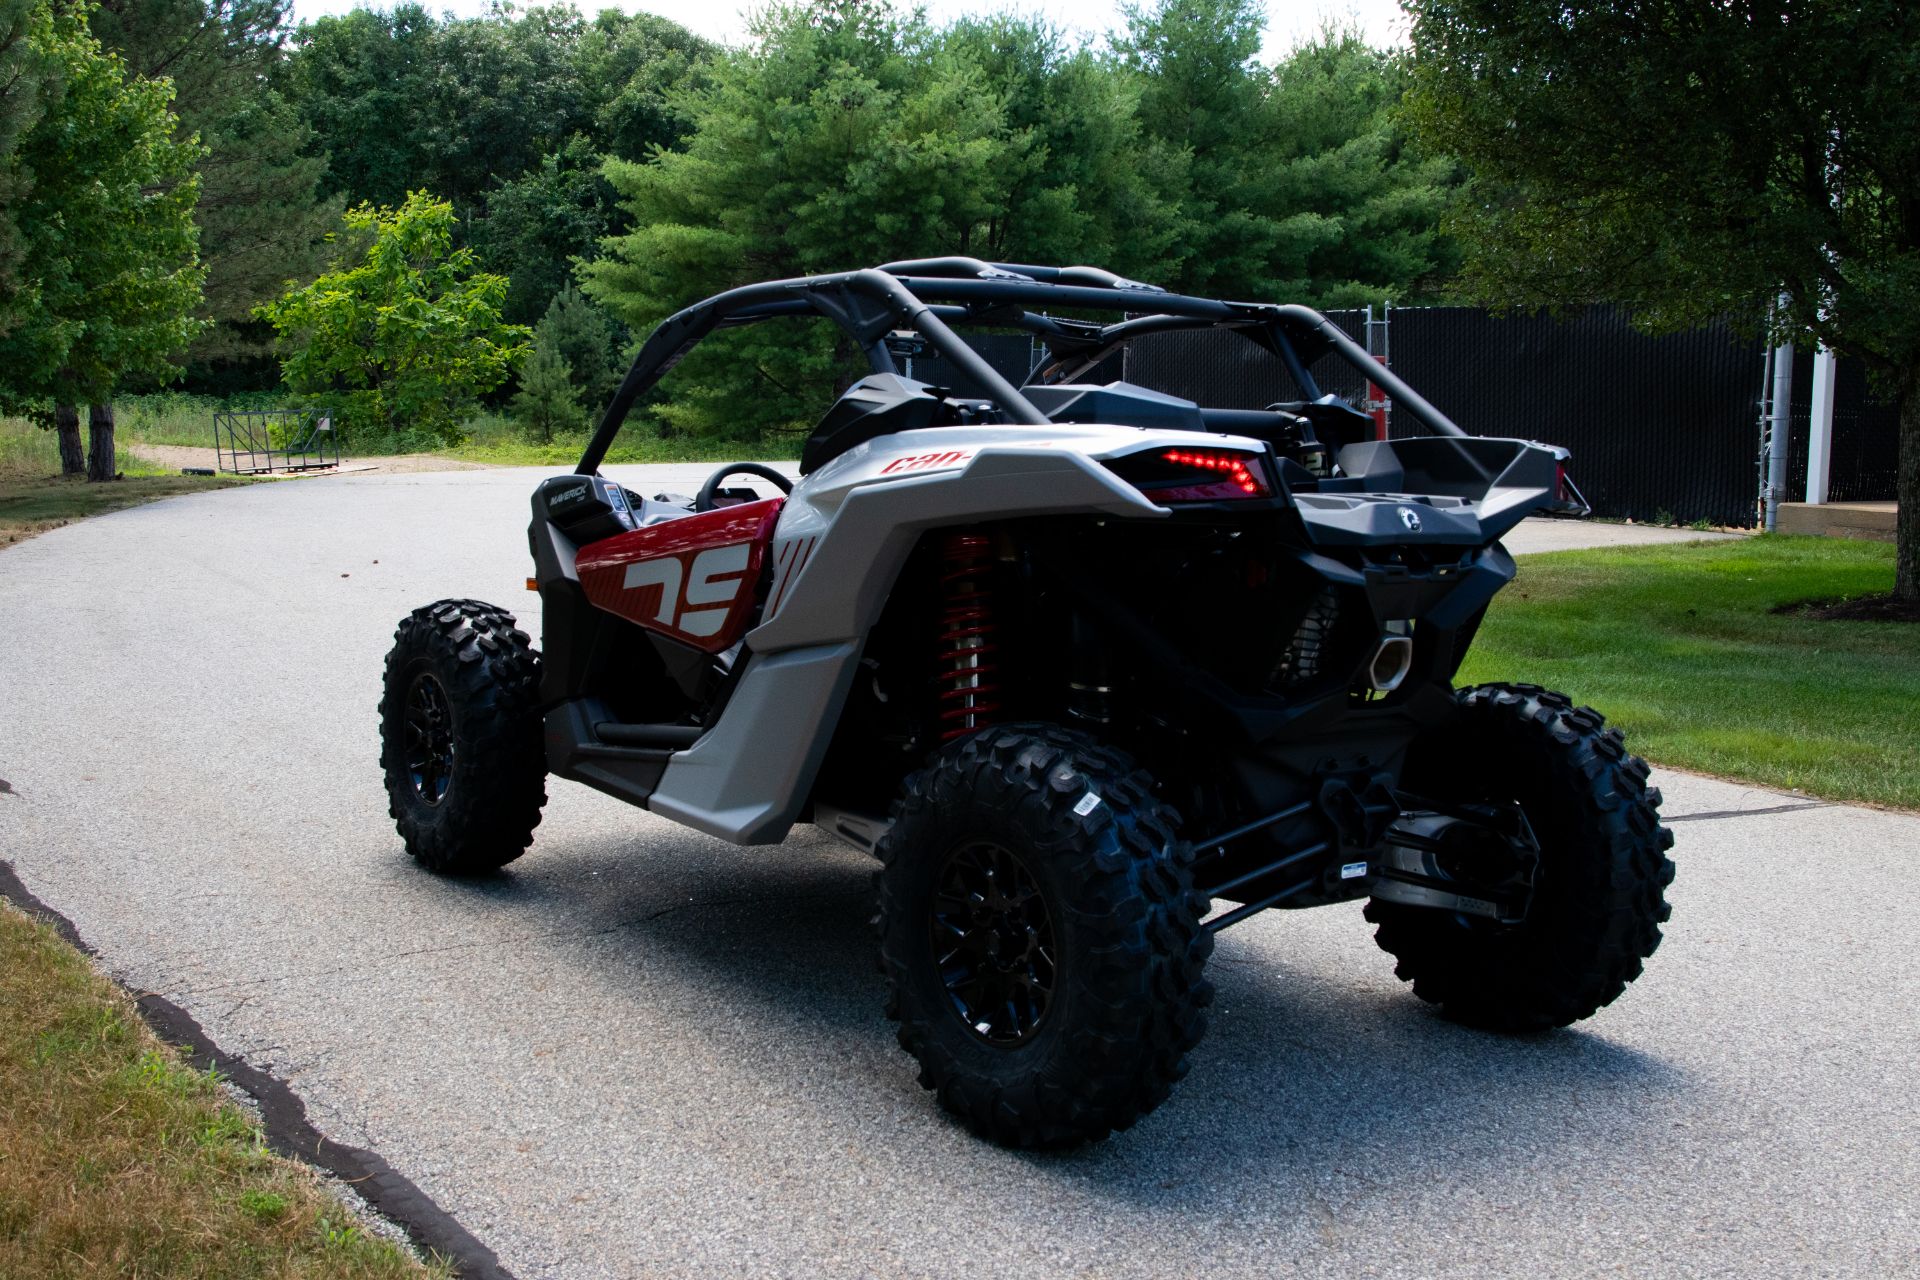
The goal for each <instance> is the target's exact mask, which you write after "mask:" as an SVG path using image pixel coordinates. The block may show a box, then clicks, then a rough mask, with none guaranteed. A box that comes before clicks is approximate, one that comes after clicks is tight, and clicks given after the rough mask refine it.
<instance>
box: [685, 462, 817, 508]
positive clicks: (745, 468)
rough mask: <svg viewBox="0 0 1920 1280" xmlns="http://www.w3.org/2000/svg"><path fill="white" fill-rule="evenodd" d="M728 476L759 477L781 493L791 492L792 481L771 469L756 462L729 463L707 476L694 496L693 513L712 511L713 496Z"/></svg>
mask: <svg viewBox="0 0 1920 1280" xmlns="http://www.w3.org/2000/svg"><path fill="white" fill-rule="evenodd" d="M728 476H759V477H760V478H761V479H762V480H766V481H769V482H771V483H772V484H773V485H774V486H775V487H776V488H778V489H779V490H780V492H782V493H792V492H793V481H791V480H789V479H787V478H786V477H785V476H783V475H781V474H780V473H779V472H778V471H775V470H774V469H773V468H772V467H768V466H762V465H761V464H760V463H758V462H729V463H728V464H727V465H726V466H724V467H722V468H720V469H719V470H718V471H716V472H714V473H713V474H712V475H710V476H708V477H707V482H706V483H705V484H703V485H701V486H700V492H699V493H698V494H696V495H694V499H693V509H694V510H695V511H711V510H713V495H714V494H716V493H718V492H719V491H720V482H721V481H722V480H725V479H726V478H727V477H728Z"/></svg>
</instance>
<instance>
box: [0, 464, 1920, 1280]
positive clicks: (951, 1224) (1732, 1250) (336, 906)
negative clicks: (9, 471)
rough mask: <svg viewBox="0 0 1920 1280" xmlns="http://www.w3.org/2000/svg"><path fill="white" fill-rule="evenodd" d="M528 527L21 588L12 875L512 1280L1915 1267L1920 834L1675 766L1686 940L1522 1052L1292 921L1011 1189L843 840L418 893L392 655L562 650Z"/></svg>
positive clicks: (311, 487)
mask: <svg viewBox="0 0 1920 1280" xmlns="http://www.w3.org/2000/svg"><path fill="white" fill-rule="evenodd" d="M609 470H610V471H611V472H612V473H613V474H615V475H617V476H620V477H621V478H623V479H626V480H627V482H628V483H629V484H632V485H634V487H636V488H643V489H645V491H647V492H653V491H655V490H656V489H658V488H660V487H663V486H666V487H678V488H680V489H681V491H685V492H690V491H691V488H692V486H693V485H696V484H697V483H698V481H699V479H700V478H701V477H702V476H704V474H705V472H706V470H707V469H706V468H705V467H690V468H679V469H663V468H645V469H641V468H631V469H623V468H610V469H609ZM626 472H638V473H643V474H644V477H645V478H644V481H640V480H637V479H635V478H631V477H629V476H628V475H626V474H624V473H626ZM669 473H671V474H669ZM530 488H531V477H530V475H529V473H526V472H516V471H507V470H491V471H474V472H463V473H457V474H440V475H436V474H422V475H396V476H379V477H362V478H354V477H342V478H333V479H325V480H311V481H301V482H297V483H294V484H279V485H272V486H265V485H262V486H252V487H249V488H244V489H238V490H230V491H226V492H222V493H215V494H207V495H197V496H194V497H190V498H184V499H177V500H174V501H169V502H165V503H161V504H158V505H155V506H150V507H143V508H138V509H135V510H130V511H124V512H120V513H117V514H114V515H110V516H106V517H102V518H99V519H96V520H92V521H89V522H87V523H85V524H80V525H74V526H70V527H67V528H63V529H59V530H56V531H54V532H53V533H50V534H47V535H45V536H43V537H41V538H38V539H36V540H33V541H31V542H28V543H26V544H23V545H21V546H19V547H16V548H13V549H10V550H8V551H5V552H3V553H0V627H4V634H5V636H6V637H7V639H6V641H5V642H4V645H0V777H4V778H5V779H7V780H8V781H9V782H11V783H12V785H13V789H14V791H15V792H17V794H14V795H6V794H0V858H5V859H6V860H8V861H11V862H12V863H14V864H15V866H16V868H17V871H18V874H19V875H20V877H21V879H22V880H23V881H24V882H25V883H26V885H27V886H28V887H29V888H30V889H31V890H32V891H33V892H35V893H36V894H38V895H39V896H40V897H41V898H42V899H44V900H46V901H47V902H48V903H49V904H50V905H52V906H53V907H55V908H57V909H58V910H60V911H62V912H64V913H65V914H66V915H67V916H68V917H70V918H71V919H72V920H73V921H74V923H75V924H76V925H77V926H78V928H79V930H80V932H81V934H82V935H83V936H85V937H86V938H87V939H88V941H89V942H91V943H92V944H93V945H94V946H95V947H97V948H98V949H99V951H100V952H101V955H102V959H103V962H104V963H105V964H106V966H107V967H108V968H109V969H110V970H111V971H112V972H113V973H114V974H115V975H116V976H117V977H119V978H120V979H122V980H123V981H124V982H126V983H128V984H129V985H130V986H132V987H133V988H135V989H137V990H152V991H157V992H159V993H162V994H164V995H166V996H167V997H168V998H170V999H172V1000H173V1001H175V1002H176V1003H178V1004H180V1005H181V1006H183V1007H185V1008H186V1009H187V1010H188V1011H189V1012H191V1013H192V1014H193V1015H194V1016H195V1017H196V1018H197V1019H198V1020H199V1021H200V1022H201V1023H202V1025H203V1026H205V1027H206V1029H207V1030H208V1032H209V1033H211V1035H212V1036H213V1037H214V1039H215V1040H217V1041H218V1042H219V1043H220V1044H221V1045H222V1046H224V1047H225V1048H226V1049H228V1050H230V1051H232V1052H236V1053H240V1054H243V1055H245V1056H246V1057H247V1058H248V1059H249V1060H250V1061H251V1062H253V1063H255V1064H256V1065H259V1066H262V1067H265V1068H267V1069H269V1070H271V1071H272V1072H274V1073H275V1074H276V1075H278V1076H280V1077H281V1078H282V1079H284V1080H286V1081H287V1082H289V1083H290V1084H291V1086H292V1088H293V1089H294V1090H295V1091H296V1092H297V1093H298V1094H299V1095H300V1096H301V1097H302V1098H303V1099H304V1100H305V1102H306V1105H307V1108H308V1112H309V1114H310V1116H311V1117H312V1119H313V1120H314V1122H315V1123H316V1124H317V1125H318V1127H319V1128H320V1129H321V1130H322V1131H323V1132H325V1133H327V1134H328V1135H329V1136H331V1137H334V1138H336V1139H338V1140H341V1141H344V1142H349V1143H353V1144H356V1145H360V1146H365V1147H369V1148H371V1149H373V1150H374V1151H377V1152H378V1153H379V1154H381V1155H382V1156H384V1157H385V1158H386V1159H387V1160H388V1161H389V1162H391V1163H392V1165H393V1166H394V1167H395V1168H397V1169H399V1170H400V1171H401V1172H403V1173H405V1174H406V1175H407V1176H408V1177H410V1178H411V1179H413V1181H414V1182H415V1183H417V1184H418V1185H419V1186H420V1187H421V1188H423V1189H424V1190H425V1191H427V1192H428V1193H429V1194H431V1195H432V1196H433V1197H434V1198H435V1199H436V1200H437V1201H438V1202H439V1204H440V1205H441V1206H442V1207H444V1208H445V1209H446V1210H448V1211H449V1212H451V1213H453V1214H454V1215H456V1216H457V1217H458V1219H459V1220H460V1222H461V1223H463V1224H464V1225H465V1226H466V1228H467V1229H468V1230H470V1231H472V1232H473V1233H474V1234H475V1235H476V1236H477V1237H479V1238H480V1239H481V1240H483V1241H484V1242H485V1243H486V1244H487V1245H488V1246H490V1247H491V1248H493V1249H494V1250H495V1251H497V1253H498V1255H499V1257H500V1260H501V1262H502V1263H504V1264H505V1265H506V1266H507V1267H508V1268H510V1269H511V1270H512V1271H513V1272H514V1273H515V1274H517V1275H519V1276H521V1277H523V1278H532V1277H548V1276H552V1277H592V1276H718V1275H741V1276H756V1277H757V1276H794V1277H841V1276H847V1277H852V1276H868V1275H883V1276H892V1275H906V1276H937V1277H980V1276H987V1275H992V1276H996V1277H1025V1276H1034V1277H1042V1276H1044V1277H1050V1278H1051V1277H1059V1276H1081V1275H1084V1276H1099V1277H1132V1276H1157V1277H1170V1276H1200V1275H1214V1274H1223V1275H1262V1276H1266V1275H1303V1276H1323V1275H1324V1276H1339V1277H1343V1278H1344V1277H1352V1276H1372V1275H1382V1276H1385V1275H1410V1276H1411V1275H1419V1276H1440V1275H1457V1276H1485V1275H1490V1274H1503V1275H1537V1274H1552V1275H1556V1276H1568V1275H1614V1274H1632V1275H1671V1276H1689V1277H1693V1276H1710V1275H1728V1276H1750V1275H1755V1274H1761V1273H1764V1274H1768V1275H1776V1276H1779V1275H1805V1276H1815V1275H1820V1276H1920V1209H1916V1208H1915V1206H1916V1204H1920V1088H1916V1085H1917V1084H1920V1067H1917V1066H1916V1064H1917V1063H1920V947H1916V945H1915V943H1916V937H1917V936H1920V930H1917V929H1916V926H1915V924H1914V919H1915V916H1914V909H1913V902H1914V901H1915V899H1916V898H1920V818H1916V817H1915V816H1912V815H1902V814H1892V813H1883V812H1876V811H1871V810H1865V809H1858V808H1849V807H1844V806H1837V805H1822V804H1817V803H1815V802H1811V801H1807V800H1805V799H1804V798H1801V797H1795V796H1782V795H1779V794H1777V793H1772V792H1766V791H1761V790H1758V789H1754V788H1748V787H1740V786H1733V785H1729V784H1725V783H1720V782H1715V781H1710V780H1706V779H1700V778H1694V777H1690V776H1685V775H1676V774H1670V773H1669V774H1663V775H1662V776H1661V778H1660V782H1661V783H1662V785H1663V786H1664V787H1665V789H1666V793H1667V798H1668V805H1667V812H1668V814H1669V815H1670V817H1671V818H1672V819H1673V825H1674V830H1675V832H1676V833H1677V835H1678V845H1677V847H1676V849H1675V851H1674V856H1675V858H1676V860H1677V861H1678V863H1679V867H1680V872H1679V879H1678V881H1677V882H1676V884H1675V886H1674V888H1673V890H1672V900H1673V903H1674V918H1673V923H1672V925H1671V926H1670V928H1669V931H1668V933H1669V936H1668V940H1667V943H1666V945H1665V946H1663V947H1662V949H1661V951H1660V953H1659V954H1658V955H1657V956H1655V957H1654V959H1653V961H1652V962H1651V963H1650V965H1649V969H1648V972H1647V975H1646V976H1645V978H1643V979H1642V981H1641V982H1640V983H1639V984H1637V985H1636V986H1635V987H1634V988H1633V989H1632V990H1630V991H1629V992H1628V994H1627V996H1626V997H1625V998H1623V999H1622V1000H1621V1001H1620V1002H1619V1003H1618V1004H1617V1005H1616V1006H1614V1007H1613V1008H1611V1009H1608V1010H1605V1011H1603V1012H1602V1013H1601V1014H1600V1015H1599V1016H1598V1017H1596V1018H1594V1019H1593V1020H1591V1021H1590V1022H1588V1023H1585V1024H1582V1025H1581V1027H1580V1028H1579V1029H1577V1030H1572V1031H1567V1032H1562V1033H1557V1034H1553V1035H1548V1036H1543V1037H1537V1038H1530V1039H1517V1040H1515V1039H1501V1038H1497V1037H1492V1036H1488V1035H1484V1034H1481V1033H1477V1032H1472V1031H1467V1030H1463V1029H1461V1028H1458V1027H1455V1026H1452V1025H1450V1024H1448V1023H1446V1022H1443V1021H1441V1020H1440V1019H1438V1018H1436V1017H1434V1016H1433V1015H1431V1014H1430V1013H1429V1012H1427V1010H1426V1009H1425V1008H1424V1007H1423V1006H1421V1005H1420V1004H1419V1003H1418V1002H1417V1001H1415V1000H1414V999H1413V998H1412V996H1411V995H1410V994H1408V993H1407V992H1406V991H1405V990H1404V989H1403V988H1402V986H1401V984H1399V983H1398V982H1396V981H1395V979H1394V977H1393V974H1392V965H1391V962H1390V961H1389V960H1388V958H1387V957H1386V956H1385V955H1383V954H1382V953H1380V952H1378V951H1376V950H1375V948H1374V947H1373V944H1372V942H1371V940H1370V938H1369V936H1368V930H1367V928H1366V926H1365V925H1364V923H1363V922H1362V920H1361V919H1360V916H1359V910H1358V908H1357V907H1342V908H1331V909H1326V910H1321V911H1311V912H1300V913H1268V914H1267V915H1265V916H1263V917H1261V918H1259V919H1257V920H1255V921H1254V922H1252V923H1251V924H1249V925H1246V926H1243V927H1241V928H1239V929H1236V930H1234V931H1232V932H1230V933H1228V934H1225V935H1223V936H1222V939H1221V943H1220V947H1219V950H1218V951H1217V952H1216V955H1215V959H1214V961H1213V964H1212V968H1211V973H1212V975H1213V977H1214V979H1215V982H1216V983H1217V985H1218V988H1219V999H1218V1003H1217V1005H1216V1007H1215V1012H1214V1018H1213V1024H1212V1030H1211V1032H1210V1033H1209V1036H1208V1038H1207V1040H1206V1042H1205V1043H1204V1044H1203V1045H1202V1046H1201V1048H1200V1050H1199V1052H1198V1053H1197V1055H1196V1056H1195V1060H1194V1069H1193V1072H1192V1074H1191V1075H1190V1076H1189V1077H1188V1079H1187V1080H1186V1081H1185V1082H1184V1083H1183V1084H1182V1085H1181V1086H1179V1088H1178V1089H1177V1090H1176V1092H1175V1094H1174V1097H1173V1099H1172V1101H1171V1102H1170V1103H1169V1104H1168V1105H1166V1106H1165V1107H1163V1108H1161V1109H1160V1111H1158V1112H1157V1113H1155V1114H1154V1115H1153V1116H1151V1117H1149V1118H1148V1119H1147V1120H1145V1121H1144V1122H1142V1123H1141V1124H1140V1125H1139V1126H1138V1127H1137V1128H1136V1129H1135V1130H1133V1131H1132V1132H1130V1133H1126V1134H1123V1135H1120V1136H1118V1137H1117V1138H1115V1139H1113V1140H1111V1141H1108V1142H1106V1143H1104V1144H1102V1145H1099V1146H1096V1147H1092V1148H1089V1149H1086V1150H1083V1151H1079V1152H1075V1153H1070V1154H1066V1155H1045V1156H1041V1155H1021V1154H1014V1153H1009V1152H1005V1151H1000V1150H997V1149H995V1148H992V1147H989V1146H985V1145H983V1144H981V1143H979V1142H977V1141H975V1140H974V1139H972V1138H971V1137H969V1136H967V1135H966V1134H965V1132H964V1131H963V1130H961V1129H960V1128H958V1127H957V1126H955V1125H953V1124H950V1123H948V1122H947V1121H946V1120H945V1119H944V1118H943V1116H942V1114H941V1113H940V1112H939V1111H938V1109H937V1108H936V1107H935V1105H934V1104H933V1102H932V1100H931V1097H930V1096H929V1095H928V1094H926V1093H924V1092H923V1091H922V1090H921V1089H920V1088H919V1087H918V1086H917V1085H916V1084H915V1083H914V1079H913V1069H912V1066H911V1063H910V1062H909V1060H908V1059H907V1058H906V1057H905V1055H904V1054H902V1053H901V1052H900V1051H899V1050H898V1049H897V1048H896V1047H895V1046H894V1044H893V1041H892V1035H891V1027H890V1024H888V1023H887V1022H886V1021H885V1019H884V1018H883V1017H882V1016H881V1013H880V1001H881V983H880V979H879V977H878V976H877V974H876V973H875V972H874V968H873V963H872V958H871V948H870V942H869V938H868V934H867V928H866V918H867V914H868V906H867V898H866V886H867V879H868V875H869V872H870V870H871V865H870V863H869V862H868V860H867V859H865V858H864V857H862V856H860V855H858V854H856V853H854V852H852V851H849V850H846V849H843V848H841V847H839V846H838V845H836V844H834V843H832V842H829V841H827V840H825V839H824V838H820V837H816V836H814V835H813V834H812V833H811V832H810V831H807V830H806V829H802V834H797V835H796V836H795V837H794V838H793V839H791V840H789V841H788V842H787V843H786V844H785V845H783V846H781V847H778V848H766V849H736V848H733V847H730V846H727V845H724V844H720V843H718V842H715V841H712V840H709V839H707V838H705V837H702V836H700V835H697V834H694V833H691V832H688V831H685V830H683V829H681V828H678V827H675V826H672V825H671V824H668V823H666V822H664V821H662V820H660V819H657V818H654V817H652V816H651V815H648V814H645V813H642V812H638V811H635V810H632V809H629V808H627V807H625V806H622V805H620V804H618V803H616V802H615V801H613V800H610V799H608V798H606V797H603V796H600V795H598V794H596V793H593V792H590V791H588V790H586V789H585V788H582V787H577V786H573V785H570V784H565V783H554V784H551V789H552V800H551V802H550V803H549V805H548V807H547V811H546V820H545V822H544V823H543V825H542V826H541V828H540V831H539V834H538V836H537V837H536V840H535V842H534V846H533V849H532V850H531V852H530V853H529V854H528V855H527V856H526V857H525V858H523V859H522V860H520V861H519V862H516V863H514V864H513V865H512V867H510V868H509V869H508V871H507V872H506V873H505V874H503V875H502V876H500V877H498V878H496V879H493V880H489V881H485V882H481V883H456V882H448V881H443V880H437V879H434V878H433V877H431V876H428V875H425V874H423V873H420V872H418V871H416V870H415V869H414V868H413V867H412V865H411V864H410V863H409V862H408V861H407V859H406V857H405V855H404V854H403V853H402V851H401V849H400V845H399V841H398V839H397V837H396V836H395V835H394V833H393V830H392V827H391V825H390V824H389V823H388V821H387V818H386V806H385V798H384V795H383V793H382V791H381V785H380V777H379V771H378V768H377V766H376V763H375V760H376V755H377V744H376V740H375V728H376V717H375V713H374V704H375V701H376V699H377V696H378V683H379V672H380V659H381V656H382V654H383V653H384V652H385V650H386V647H387V645H388V643H389V641H390V637H391V634H392V630H393V626H394V623H395V622H396V621H397V620H398V619H399V618H400V617H401V616H402V615H403V614H404V613H406V611H407V610H409V609H410V608H412V607H413V606H415V605H417V604H421V603H424V602H426V601H428V600H431V599H434V598H437V597H442V596H477V597H481V598H485V599H490V600H493V601H496V602H498V603H501V604H504V605H507V606H508V607H517V608H520V609H523V610H527V611H528V612H533V611H532V610H531V608H530V606H531V605H532V604H533V601H534V598H533V597H531V596H529V595H528V594H527V593H526V592H525V591H524V589H523V586H522V582H523V579H524V577H525V575H526V573H527V572H528V570H527V568H526V551H525V532H524V531H525V524H526V505H525V501H526V494H527V492H528V491H529V490H530ZM1556 536H1558V535H1557V534H1556ZM1514 541H1516V542H1517V543H1518V544H1519V545H1518V546H1516V549H1523V548H1524V547H1526V546H1527V545H1528V544H1527V535H1526V534H1525V533H1524V532H1523V534H1522V535H1521V537H1519V538H1517V539H1516V540H1514ZM526 621H529V622H535V623H537V616H535V617H531V618H528V619H526ZM529 629H530V630H536V631H537V626H534V627H529Z"/></svg>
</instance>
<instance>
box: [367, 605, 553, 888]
mask: <svg viewBox="0 0 1920 1280" xmlns="http://www.w3.org/2000/svg"><path fill="white" fill-rule="evenodd" d="M539 691H540V655H539V654H538V653H536V652H534V650H533V646H532V644H531V642H530V641H529V640H528V638H527V633H526V632H524V631H520V630H517V629H515V627H514V624H513V615H512V614H510V613H508V612H507V611H506V610H504V609H499V608H495V607H494V606H493V605H490V604H485V603H482V602H481V601H478V600H441V601H438V602H436V603H434V604H430V605H427V606H426V607H425V608H421V609H415V610H414V611H413V612H412V613H410V614H408V615H407V617H406V618H405V619H404V620H403V621H402V622H401V623H400V628H399V630H397V631H395V632H394V636H393V649H392V650H391V651H390V652H389V653H388V654H387V671H386V685H385V690H384V692H383V694H382V696H381V698H380V765H381V768H382V769H383V770H384V771H385V773H386V779H387V797H388V812H389V813H391V814H392V815H393V821H394V825H395V826H396V827H398V828H399V831H400V836H401V838H402V839H403V840H405V841H406V845H407V852H408V853H410V854H412V855H413V857H414V859H415V861H417V862H419V863H420V865H421V866H423V867H425V868H427V869H428V870H429V871H437V872H440V873H442V874H445V875H481V874H484V873H486V872H489V871H495V870H498V869H499V868H500V867H503V866H505V865H506V864H507V863H509V862H512V861H513V860H514V859H515V858H517V857H519V856H520V855H521V854H522V853H524V852H526V848H527V845H528V843H529V842H531V841H532V839H533V829H534V828H535V827H536V826H538V825H540V806H541V805H543V804H545V803H546V802H547V791H546V776H547V770H546V758H545V751H544V747H543V743H542V734H541V724H540V706H539Z"/></svg>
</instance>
